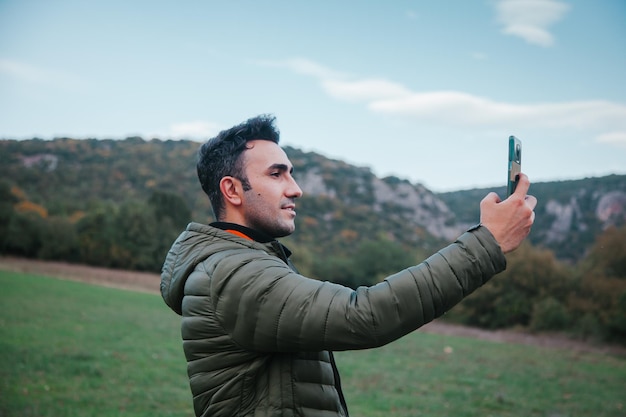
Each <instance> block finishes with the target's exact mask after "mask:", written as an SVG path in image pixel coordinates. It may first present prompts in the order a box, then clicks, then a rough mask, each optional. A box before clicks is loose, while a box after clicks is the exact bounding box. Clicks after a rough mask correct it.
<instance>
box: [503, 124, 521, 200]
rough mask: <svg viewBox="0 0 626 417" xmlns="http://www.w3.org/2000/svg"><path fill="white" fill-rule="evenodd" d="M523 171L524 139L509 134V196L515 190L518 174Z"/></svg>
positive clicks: (507, 188) (507, 191)
mask: <svg viewBox="0 0 626 417" xmlns="http://www.w3.org/2000/svg"><path fill="white" fill-rule="evenodd" d="M521 171H522V141H521V140H519V139H518V138H516V137H515V136H509V172H508V177H507V186H506V194H507V196H509V195H511V194H513V193H514V192H515V187H517V181H518V180H519V178H518V175H519V173H520V172H521Z"/></svg>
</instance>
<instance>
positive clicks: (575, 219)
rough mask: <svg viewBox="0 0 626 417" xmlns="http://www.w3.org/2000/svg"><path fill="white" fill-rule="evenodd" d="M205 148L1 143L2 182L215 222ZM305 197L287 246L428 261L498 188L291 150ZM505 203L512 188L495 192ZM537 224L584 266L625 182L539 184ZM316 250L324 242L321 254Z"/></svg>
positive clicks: (538, 238) (53, 209) (69, 201)
mask: <svg viewBox="0 0 626 417" xmlns="http://www.w3.org/2000/svg"><path fill="white" fill-rule="evenodd" d="M198 145H199V144H198V143H195V142H190V141H159V140H150V141H146V140H143V139H141V138H136V137H135V138H127V139H125V140H97V139H86V140H76V139H69V138H61V139H55V140H52V141H45V140H40V139H32V140H25V141H12V140H2V141H0V178H3V179H4V180H5V181H8V183H9V185H10V186H11V187H17V188H18V189H19V190H20V192H21V193H23V194H24V198H25V199H27V200H28V201H30V202H32V203H34V204H37V205H39V206H41V207H43V208H45V210H46V212H47V213H48V215H50V216H72V215H73V214H74V213H78V212H86V211H88V210H89V209H90V207H93V206H94V204H97V203H98V202H102V201H106V202H110V203H112V204H114V205H116V204H117V205H119V204H121V203H122V202H124V201H129V200H147V199H149V198H150V196H151V195H152V194H153V193H155V192H164V193H171V194H174V195H176V196H179V197H180V198H181V199H182V201H184V203H185V205H186V206H187V207H188V209H189V211H190V213H191V215H190V218H189V219H188V220H194V221H199V222H208V221H210V220H211V209H210V205H209V203H208V200H207V198H206V197H205V195H204V194H203V193H202V192H201V190H200V188H199V186H198V184H197V178H196V174H195V152H196V150H197V148H198ZM285 150H286V152H287V154H288V155H289V157H290V159H291V160H292V162H293V164H294V167H295V173H296V179H297V180H298V182H299V184H300V186H301V188H302V189H303V191H304V197H303V198H302V201H301V202H300V203H299V205H298V230H297V232H296V233H295V234H294V235H293V236H292V237H290V238H289V239H288V241H289V243H291V244H296V245H302V246H308V247H310V250H311V251H313V252H314V253H327V254H332V253H349V252H350V251H351V250H352V249H351V248H354V247H356V246H357V245H358V244H360V243H362V242H364V241H370V240H371V241H380V240H383V241H389V242H394V243H397V244H398V245H400V246H402V247H404V248H411V250H413V251H415V250H417V251H418V252H420V253H426V252H430V251H432V250H435V249H437V248H438V247H440V246H441V245H443V244H445V243H446V242H448V241H450V240H451V239H454V237H456V236H457V235H458V234H459V233H460V232H462V231H463V230H464V229H465V228H467V227H468V226H469V225H471V224H473V223H475V222H477V220H478V203H479V201H480V199H482V197H484V195H486V194H487V192H489V191H493V190H490V189H476V190H463V191H457V192H448V193H442V194H435V193H433V192H431V191H430V190H428V189H426V188H425V187H423V186H422V185H420V184H412V183H410V182H409V181H407V180H403V179H400V178H397V177H386V178H377V177H376V176H375V175H374V174H373V173H372V172H371V170H369V169H368V168H363V167H356V166H353V165H349V164H347V163H345V162H342V161H339V160H333V159H329V158H326V157H324V156H322V155H319V154H316V153H311V152H303V151H301V150H298V149H295V148H290V147H287V148H286V149H285ZM495 191H497V192H498V193H499V194H500V195H503V193H504V188H502V189H500V190H495ZM531 192H532V193H533V194H534V195H536V196H537V198H538V200H539V205H538V207H537V210H536V212H537V220H536V224H535V227H534V228H533V232H532V233H531V236H530V240H531V242H532V243H533V244H534V245H537V246H540V247H545V248H549V249H551V250H553V251H554V252H555V253H556V255H557V256H558V257H559V258H560V259H564V260H568V261H576V260H578V259H580V258H581V257H582V256H583V255H584V254H585V253H586V252H587V250H588V248H589V247H590V246H591V245H592V244H593V242H594V240H595V238H596V236H597V235H598V234H600V233H601V232H602V231H603V230H605V229H606V228H607V227H608V226H610V225H620V224H623V223H624V222H625V220H626V176H625V175H621V176H618V175H612V176H608V177H603V178H586V179H581V180H576V181H564V182H547V183H537V184H533V185H532V188H531ZM313 242H324V243H325V244H324V247H323V248H319V247H316V246H318V245H313Z"/></svg>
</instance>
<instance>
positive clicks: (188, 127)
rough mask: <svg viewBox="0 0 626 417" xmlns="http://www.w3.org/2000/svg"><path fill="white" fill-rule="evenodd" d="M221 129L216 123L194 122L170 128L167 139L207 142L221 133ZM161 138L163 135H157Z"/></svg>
mask: <svg viewBox="0 0 626 417" xmlns="http://www.w3.org/2000/svg"><path fill="white" fill-rule="evenodd" d="M220 130H221V129H220V127H219V126H218V125H217V124H216V123H211V122H205V121H200V120H199V121H194V122H184V123H176V124H173V125H172V126H170V129H169V132H168V133H166V134H165V135H163V136H165V137H167V138H172V139H202V140H206V139H208V138H210V137H213V136H215V135H216V134H217V133H219V131H220ZM157 136H161V135H157Z"/></svg>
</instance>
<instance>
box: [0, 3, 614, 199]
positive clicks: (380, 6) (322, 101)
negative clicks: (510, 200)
mask: <svg viewBox="0 0 626 417" xmlns="http://www.w3.org/2000/svg"><path fill="white" fill-rule="evenodd" d="M259 114H273V115H275V116H276V124H277V126H278V128H279V129H280V131H281V144H282V145H287V146H292V147H296V148H299V149H302V150H304V151H312V152H317V153H320V154H322V155H324V156H327V157H329V158H333V159H339V160H343V161H346V162H349V163H351V164H354V165H357V166H362V167H368V168H370V169H371V170H372V171H373V172H374V173H375V174H376V175H377V176H380V177H383V176H387V175H394V176H397V177H399V178H402V179H408V180H410V181H411V182H413V183H421V184H423V185H425V186H426V187H428V188H429V189H431V190H433V191H435V192H443V191H456V190H462V189H469V188H475V187H496V186H503V185H504V184H505V181H506V168H507V144H508V138H509V136H510V135H515V136H517V137H518V138H520V139H521V141H522V143H523V152H522V170H523V171H524V172H525V173H526V174H528V176H529V177H530V179H531V182H543V181H556V180H567V179H581V178H585V177H589V176H602V175H608V174H612V173H616V174H626V1H624V0H594V1H590V0H441V1H426V0H413V1H409V0H396V1H382V0H381V1H375V0H370V1H353V0H346V1H341V2H338V1H328V0H316V1H293V0H291V1H289V0H268V1H263V2H261V1H256V0H240V1H237V0H233V1H228V2H227V1H212V0H206V1H191V0H182V1H160V0H151V1H143V0H135V1H130V0H106V1H100V0H94V1H75V0H54V1H49V0H45V1H36V0H0V138H2V139H30V138H33V137H39V138H43V139H52V138H55V137H71V138H76V139H84V138H99V139H124V138H126V137H129V136H141V137H143V138H144V139H152V138H159V139H191V140H196V141H199V142H200V141H205V140H207V139H209V138H211V137H212V136H214V135H215V134H217V133H218V132H219V131H220V130H223V129H227V128H229V127H231V126H233V125H236V124H238V123H240V122H242V121H244V120H246V119H248V118H250V117H253V116H256V115H259ZM295 175H296V179H297V172H296V173H295ZM531 187H532V186H531ZM531 191H532V189H531Z"/></svg>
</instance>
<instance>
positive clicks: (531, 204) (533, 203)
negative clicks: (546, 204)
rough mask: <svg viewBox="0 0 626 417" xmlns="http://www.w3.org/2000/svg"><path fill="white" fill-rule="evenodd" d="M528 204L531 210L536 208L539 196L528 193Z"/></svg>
mask: <svg viewBox="0 0 626 417" xmlns="http://www.w3.org/2000/svg"><path fill="white" fill-rule="evenodd" d="M525 201H526V205H527V206H528V207H530V209H531V210H534V209H535V207H537V197H535V196H534V195H527V196H526V198H525Z"/></svg>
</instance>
